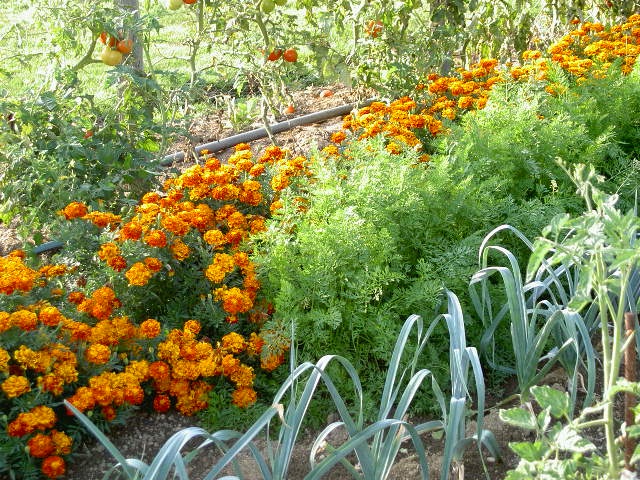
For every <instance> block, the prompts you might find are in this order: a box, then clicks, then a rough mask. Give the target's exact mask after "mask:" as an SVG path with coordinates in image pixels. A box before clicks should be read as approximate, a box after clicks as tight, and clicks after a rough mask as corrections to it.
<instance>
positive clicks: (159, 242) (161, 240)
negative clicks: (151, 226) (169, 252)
mask: <svg viewBox="0 0 640 480" xmlns="http://www.w3.org/2000/svg"><path fill="white" fill-rule="evenodd" d="M144 241H145V243H146V244H147V245H149V246H150V247H157V248H163V247H166V246H167V236H166V235H165V233H164V232H163V231H162V230H149V231H148V232H147V234H146V235H145V236H144Z"/></svg>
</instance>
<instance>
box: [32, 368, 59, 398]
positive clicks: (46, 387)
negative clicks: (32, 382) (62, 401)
mask: <svg viewBox="0 0 640 480" xmlns="http://www.w3.org/2000/svg"><path fill="white" fill-rule="evenodd" d="M38 388H39V389H40V390H42V391H43V392H51V393H53V394H54V395H62V392H63V389H64V380H63V379H62V378H61V377H59V376H58V375H55V374H53V373H48V374H47V375H45V376H44V377H38Z"/></svg>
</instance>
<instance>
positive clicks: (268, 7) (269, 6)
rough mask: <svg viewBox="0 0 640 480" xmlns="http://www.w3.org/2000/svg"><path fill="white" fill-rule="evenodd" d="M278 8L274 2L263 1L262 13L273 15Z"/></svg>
mask: <svg viewBox="0 0 640 480" xmlns="http://www.w3.org/2000/svg"><path fill="white" fill-rule="evenodd" d="M275 8H276V4H275V2H274V1H273V0H262V11H263V12H264V13H271V12H273V10H274V9H275Z"/></svg>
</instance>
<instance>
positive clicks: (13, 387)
mask: <svg viewBox="0 0 640 480" xmlns="http://www.w3.org/2000/svg"><path fill="white" fill-rule="evenodd" d="M2 391H3V392H4V393H5V395H6V396H7V397H8V398H17V397H19V396H20V395H23V394H25V393H27V392H30V391H31V383H30V382H29V379H28V378H27V377H23V376H18V375H11V376H9V378H7V379H6V380H5V381H4V382H2Z"/></svg>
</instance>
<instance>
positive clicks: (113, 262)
mask: <svg viewBox="0 0 640 480" xmlns="http://www.w3.org/2000/svg"><path fill="white" fill-rule="evenodd" d="M107 265H109V266H110V267H111V268H113V269H114V270H115V271H116V272H121V271H122V270H124V269H125V268H127V260H126V259H125V258H124V257H122V256H120V255H118V256H116V257H113V258H110V259H109V260H107Z"/></svg>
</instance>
